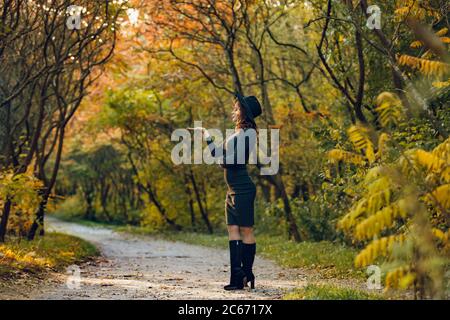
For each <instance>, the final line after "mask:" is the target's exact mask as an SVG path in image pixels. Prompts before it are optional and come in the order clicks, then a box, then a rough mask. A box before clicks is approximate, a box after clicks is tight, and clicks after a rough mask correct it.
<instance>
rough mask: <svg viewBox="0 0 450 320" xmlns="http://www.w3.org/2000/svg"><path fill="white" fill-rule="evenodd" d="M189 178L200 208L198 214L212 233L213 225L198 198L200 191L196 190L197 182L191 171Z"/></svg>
mask: <svg viewBox="0 0 450 320" xmlns="http://www.w3.org/2000/svg"><path fill="white" fill-rule="evenodd" d="M189 178H190V179H191V182H192V187H193V188H194V193H195V197H196V199H197V204H198V208H199V209H200V215H201V216H202V219H203V221H204V222H205V225H206V228H207V229H208V233H210V234H212V233H213V227H212V225H211V222H210V221H209V218H208V213H207V212H206V211H205V209H204V208H203V204H202V200H201V198H200V193H199V191H198V187H197V183H196V181H195V177H194V174H193V172H192V171H191V172H190V173H189Z"/></svg>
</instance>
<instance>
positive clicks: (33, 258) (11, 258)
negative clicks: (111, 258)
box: [0, 232, 99, 277]
mask: <svg viewBox="0 0 450 320" xmlns="http://www.w3.org/2000/svg"><path fill="white" fill-rule="evenodd" d="M97 255H99V251H98V250H97V248H96V247H95V246H94V245H92V244H91V243H89V242H87V241H84V240H82V239H80V238H77V237H74V236H70V235H66V234H61V233H52V232H49V233H46V235H45V236H44V237H37V238H36V239H35V240H33V241H27V240H23V239H21V240H19V239H14V238H12V239H9V240H8V241H7V242H6V243H4V244H0V277H5V276H8V277H9V276H12V275H14V274H17V273H18V272H22V271H26V272H31V273H39V272H42V271H45V270H62V269H63V268H64V267H67V266H69V265H71V264H77V263H81V262H84V261H87V260H89V259H91V258H93V257H95V256H97Z"/></svg>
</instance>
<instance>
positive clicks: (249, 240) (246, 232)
mask: <svg viewBox="0 0 450 320" xmlns="http://www.w3.org/2000/svg"><path fill="white" fill-rule="evenodd" d="M239 229H240V233H241V236H242V242H243V243H246V244H253V243H255V242H256V240H255V235H254V234H253V228H252V227H240V228H239Z"/></svg>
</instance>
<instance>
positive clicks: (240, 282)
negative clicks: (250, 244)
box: [224, 225, 245, 290]
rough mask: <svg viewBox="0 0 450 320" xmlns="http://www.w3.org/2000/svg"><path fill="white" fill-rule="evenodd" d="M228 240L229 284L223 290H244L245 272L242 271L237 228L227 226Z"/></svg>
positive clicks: (240, 244) (240, 245)
mask: <svg viewBox="0 0 450 320" xmlns="http://www.w3.org/2000/svg"><path fill="white" fill-rule="evenodd" d="M228 239H229V240H230V241H228V242H229V245H230V266H231V276H230V284H229V285H226V286H225V287H224V289H225V290H239V289H242V288H244V279H245V272H244V271H243V270H242V248H241V247H242V241H241V235H240V233H239V226H237V225H228Z"/></svg>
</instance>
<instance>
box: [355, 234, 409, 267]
mask: <svg viewBox="0 0 450 320" xmlns="http://www.w3.org/2000/svg"><path fill="white" fill-rule="evenodd" d="M405 238H406V236H405V235H404V234H399V235H392V236H388V237H382V238H380V239H376V240H373V241H372V242H371V243H369V244H368V245H367V246H366V247H365V248H364V249H363V250H362V251H361V252H360V253H359V254H358V255H357V256H356V258H355V267H357V268H362V267H366V266H368V265H370V264H372V263H373V262H374V261H375V260H376V259H377V258H378V257H386V256H388V255H390V254H391V252H392V249H393V247H394V244H396V243H402V242H403V241H405Z"/></svg>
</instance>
